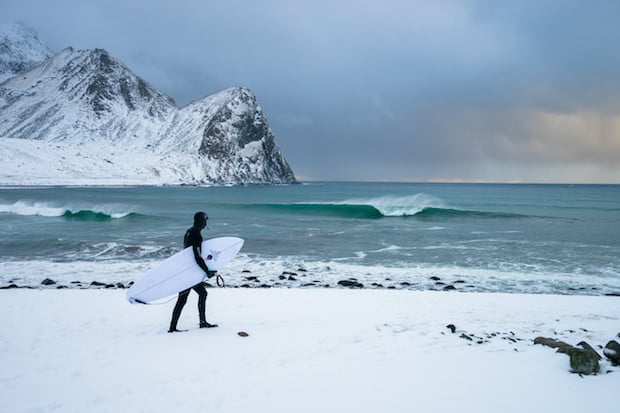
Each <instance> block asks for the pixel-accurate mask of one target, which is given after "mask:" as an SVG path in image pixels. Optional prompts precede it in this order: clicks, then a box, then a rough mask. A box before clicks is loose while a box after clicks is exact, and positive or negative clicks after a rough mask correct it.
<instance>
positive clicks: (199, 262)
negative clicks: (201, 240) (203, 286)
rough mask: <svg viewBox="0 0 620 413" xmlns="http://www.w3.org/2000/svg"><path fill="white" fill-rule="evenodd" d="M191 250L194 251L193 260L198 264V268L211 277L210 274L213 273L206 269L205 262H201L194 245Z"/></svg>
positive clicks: (198, 252)
mask: <svg viewBox="0 0 620 413" xmlns="http://www.w3.org/2000/svg"><path fill="white" fill-rule="evenodd" d="M192 250H193V251H194V259H195V260H196V264H198V266H199V267H200V268H202V270H203V271H204V272H206V273H207V275H208V276H209V278H210V277H213V274H212V273H214V271H211V270H209V267H207V264H205V260H203V259H202V257H201V256H200V251H198V248H197V247H196V246H195V245H194V246H192Z"/></svg>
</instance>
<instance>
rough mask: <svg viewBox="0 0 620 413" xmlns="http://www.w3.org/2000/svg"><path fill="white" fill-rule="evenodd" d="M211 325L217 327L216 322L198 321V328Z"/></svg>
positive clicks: (210, 326)
mask: <svg viewBox="0 0 620 413" xmlns="http://www.w3.org/2000/svg"><path fill="white" fill-rule="evenodd" d="M213 327H217V324H211V323H209V322H207V321H201V322H200V328H213Z"/></svg>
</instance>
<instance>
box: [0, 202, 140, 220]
mask: <svg viewBox="0 0 620 413" xmlns="http://www.w3.org/2000/svg"><path fill="white" fill-rule="evenodd" d="M125 209H126V208H124V207H122V206H119V205H102V206H70V205H69V206H67V205H65V206H56V205H53V204H49V203H46V202H29V201H17V202H15V203H12V204H0V213H7V214H13V215H20V216H41V217H50V218H51V217H63V218H65V219H72V220H77V221H107V220H112V219H120V218H131V217H140V216H143V215H141V214H139V213H136V212H134V211H131V210H125Z"/></svg>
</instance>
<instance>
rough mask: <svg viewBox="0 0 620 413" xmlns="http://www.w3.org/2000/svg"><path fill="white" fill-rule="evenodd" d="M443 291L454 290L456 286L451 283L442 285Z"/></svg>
mask: <svg viewBox="0 0 620 413" xmlns="http://www.w3.org/2000/svg"><path fill="white" fill-rule="evenodd" d="M443 290H444V291H455V290H456V287H455V286H453V285H446V286H445V287H443Z"/></svg>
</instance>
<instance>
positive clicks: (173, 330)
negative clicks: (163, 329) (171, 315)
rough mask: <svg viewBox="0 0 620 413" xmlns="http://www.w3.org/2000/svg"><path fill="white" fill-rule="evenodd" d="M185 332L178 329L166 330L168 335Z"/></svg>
mask: <svg viewBox="0 0 620 413" xmlns="http://www.w3.org/2000/svg"><path fill="white" fill-rule="evenodd" d="M186 331H187V330H179V329H178V328H171V329H170V330H168V332H169V333H184V332H186Z"/></svg>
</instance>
